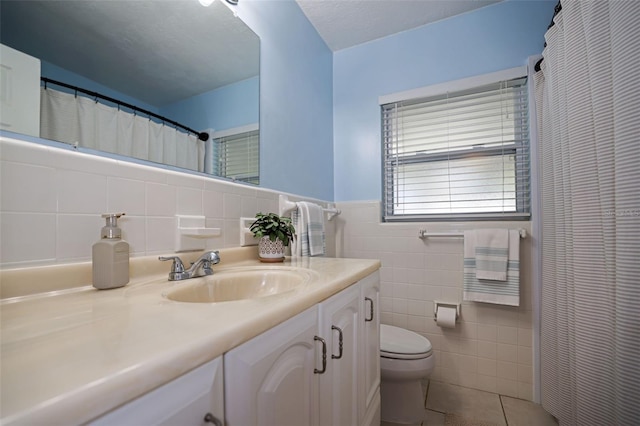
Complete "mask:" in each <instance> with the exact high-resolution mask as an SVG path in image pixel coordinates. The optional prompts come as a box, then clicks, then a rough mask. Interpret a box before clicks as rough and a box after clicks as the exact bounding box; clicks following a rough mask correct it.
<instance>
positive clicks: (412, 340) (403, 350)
mask: <svg viewBox="0 0 640 426" xmlns="http://www.w3.org/2000/svg"><path fill="white" fill-rule="evenodd" d="M432 350H433V348H432V346H431V342H430V341H429V339H427V338H425V337H423V336H421V335H419V334H418V333H414V332H413V331H409V330H405V329H404V328H400V327H394V326H392V325H387V324H380V356H381V357H383V358H392V359H407V360H409V359H421V358H426V357H428V356H430V355H431V351H432Z"/></svg>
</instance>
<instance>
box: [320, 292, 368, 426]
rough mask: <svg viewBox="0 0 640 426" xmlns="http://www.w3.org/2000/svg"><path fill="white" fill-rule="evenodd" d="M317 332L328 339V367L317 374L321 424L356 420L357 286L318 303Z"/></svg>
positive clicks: (339, 425)
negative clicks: (320, 373)
mask: <svg viewBox="0 0 640 426" xmlns="http://www.w3.org/2000/svg"><path fill="white" fill-rule="evenodd" d="M319 314H320V323H319V326H320V335H321V336H322V337H323V338H324V339H325V340H326V341H327V346H328V349H327V370H326V372H325V373H324V374H322V375H320V424H321V425H331V426H353V425H357V424H358V423H359V422H358V380H357V372H358V363H359V362H360V359H359V358H360V351H359V348H358V346H359V333H360V326H361V320H360V287H359V286H358V285H353V286H351V287H349V288H347V289H346V290H343V291H341V292H340V293H338V294H336V295H334V296H332V297H330V298H329V299H327V300H326V301H324V302H322V303H321V304H320V311H319Z"/></svg>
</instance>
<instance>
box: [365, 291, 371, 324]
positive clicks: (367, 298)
mask: <svg viewBox="0 0 640 426" xmlns="http://www.w3.org/2000/svg"><path fill="white" fill-rule="evenodd" d="M364 300H365V301H369V302H371V308H370V309H369V315H370V316H371V318H367V317H365V318H364V320H365V321H366V322H370V321H373V299H371V298H369V297H365V298H364Z"/></svg>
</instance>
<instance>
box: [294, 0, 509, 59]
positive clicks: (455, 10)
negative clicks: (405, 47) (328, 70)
mask: <svg viewBox="0 0 640 426" xmlns="http://www.w3.org/2000/svg"><path fill="white" fill-rule="evenodd" d="M296 1H297V3H298V4H299V5H300V8H301V9H302V11H303V12H304V14H305V15H306V16H307V18H308V19H309V21H310V22H311V24H312V25H313V26H314V27H315V29H316V30H317V31H318V33H319V34H320V36H321V37H322V38H323V39H324V41H325V43H327V46H329V48H330V49H331V50H332V51H334V52H335V51H337V50H340V49H345V48H348V47H351V46H355V45H357V44H361V43H366V42H368V41H371V40H375V39H378V38H382V37H386V36H388V35H391V34H395V33H398V32H401V31H406V30H410V29H412V28H416V27H419V26H421V25H425V24H428V23H431V22H435V21H439V20H442V19H446V18H449V17H451V16H454V15H459V14H461V13H465V12H469V11H471V10H474V9H478V8H480V7H484V6H487V5H489V4H493V3H498V2H499V1H502V0H296Z"/></svg>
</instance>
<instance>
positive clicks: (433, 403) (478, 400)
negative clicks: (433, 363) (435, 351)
mask: <svg viewBox="0 0 640 426" xmlns="http://www.w3.org/2000/svg"><path fill="white" fill-rule="evenodd" d="M423 391H424V393H425V410H424V418H423V420H422V423H421V425H422V426H444V425H445V424H446V423H445V418H447V419H448V420H449V421H450V422H451V421H453V420H454V419H455V420H457V422H453V423H449V424H455V425H460V426H557V425H558V422H557V421H556V420H555V418H553V416H551V415H550V414H549V413H547V412H546V411H544V409H542V407H541V406H540V405H538V404H534V403H533V402H530V401H525V400H522V399H517V398H512V397H509V396H504V395H498V394H495V393H490V392H484V391H480V390H476V389H469V388H463V387H461V386H455V385H449V384H445V383H439V382H429V383H426V384H425V385H424V388H423ZM381 426H396V425H395V424H394V423H386V422H382V425H381Z"/></svg>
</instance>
